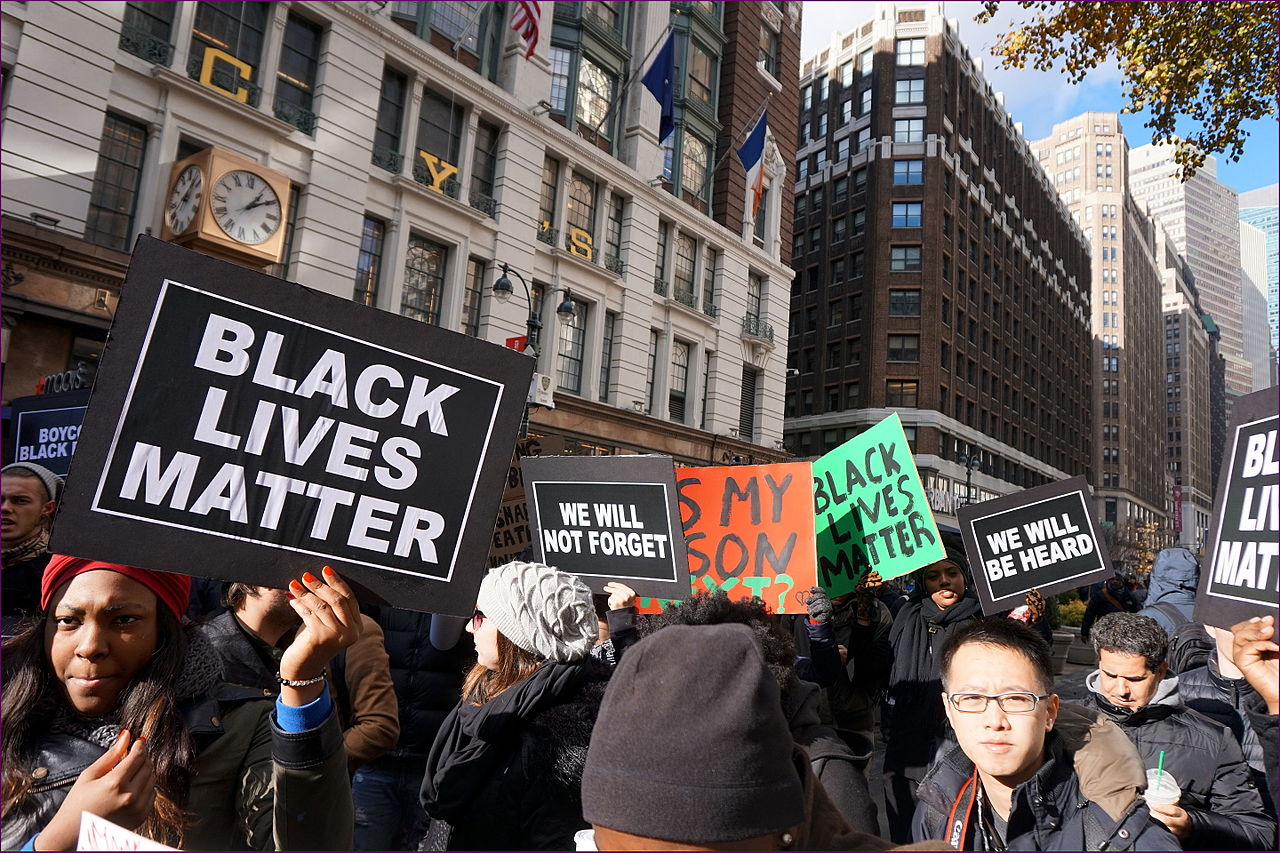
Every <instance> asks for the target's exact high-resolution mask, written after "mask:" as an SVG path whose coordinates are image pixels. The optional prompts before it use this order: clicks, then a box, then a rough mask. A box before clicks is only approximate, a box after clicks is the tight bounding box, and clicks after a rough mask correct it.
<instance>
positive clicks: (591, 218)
mask: <svg viewBox="0 0 1280 853" xmlns="http://www.w3.org/2000/svg"><path fill="white" fill-rule="evenodd" d="M565 220H566V223H567V224H568V226H569V228H570V233H571V234H572V229H575V228H576V229H577V230H578V231H581V232H585V234H586V235H587V242H588V244H590V242H591V240H592V239H593V238H594V236H595V234H594V231H595V222H596V183H595V181H593V180H591V179H590V178H587V177H584V176H582V175H579V174H578V173H577V172H574V173H573V175H572V176H571V177H570V178H569V202H568V204H567V205H566V214H565ZM566 245H570V244H569V243H566Z"/></svg>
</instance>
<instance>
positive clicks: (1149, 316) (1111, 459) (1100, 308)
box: [1031, 112, 1167, 529]
mask: <svg viewBox="0 0 1280 853" xmlns="http://www.w3.org/2000/svg"><path fill="white" fill-rule="evenodd" d="M1031 149H1032V150H1033V151H1035V152H1036V156H1037V157H1038V158H1039V160H1040V165H1041V166H1043V167H1044V170H1045V171H1046V172H1048V173H1049V174H1050V175H1051V176H1052V177H1053V183H1054V186H1055V187H1057V188H1058V192H1059V193H1060V194H1061V195H1062V200H1063V202H1065V203H1066V205H1067V209H1068V210H1070V211H1071V215H1072V216H1073V217H1075V220H1076V221H1077V222H1078V223H1080V226H1081V227H1082V228H1083V229H1084V231H1085V234H1086V235H1087V236H1088V239H1089V241H1090V243H1091V245H1092V247H1093V253H1092V262H1093V268H1092V280H1093V316H1092V322H1093V404H1092V405H1093V413H1094V425H1093V429H1094V444H1093V447H1094V451H1093V465H1094V471H1095V472H1096V480H1095V482H1094V484H1093V485H1094V493H1093V495H1094V502H1095V508H1096V510H1097V516H1098V518H1100V519H1102V520H1103V521H1107V522H1109V523H1112V524H1118V525H1128V526H1130V528H1131V529H1132V526H1134V525H1146V524H1150V523H1153V522H1154V523H1156V524H1158V525H1160V526H1162V527H1163V525H1164V524H1165V522H1166V520H1167V513H1166V509H1165V477H1164V472H1165V458H1164V434H1165V429H1164V394H1163V390H1162V389H1163V388H1164V381H1163V374H1164V372H1165V371H1164V359H1163V355H1162V353H1161V350H1160V345H1161V340H1160V331H1161V303H1160V300H1161V294H1160V289H1161V274H1160V264H1159V259H1158V256H1157V254H1156V252H1157V247H1156V235H1155V229H1156V225H1155V223H1153V222H1152V221H1151V220H1150V219H1149V218H1148V217H1147V216H1146V215H1145V213H1144V212H1143V211H1142V210H1139V208H1138V206H1137V205H1136V204H1135V203H1134V201H1133V198H1132V196H1131V195H1130V194H1129V187H1128V168H1127V165H1128V153H1129V143H1128V141H1127V140H1126V139H1125V136H1124V132H1123V130H1122V128H1121V127H1120V117H1119V116H1118V115H1117V114H1116V113H1098V112H1089V113H1083V114H1082V115H1079V116H1076V117H1075V118H1071V119H1067V120H1066V121H1064V122H1060V123H1058V124H1055V125H1054V126H1053V132H1052V133H1051V134H1050V135H1049V136H1047V137H1045V138H1044V139H1041V140H1038V141H1035V142H1032V143H1031Z"/></svg>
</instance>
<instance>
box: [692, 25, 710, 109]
mask: <svg viewBox="0 0 1280 853" xmlns="http://www.w3.org/2000/svg"><path fill="white" fill-rule="evenodd" d="M715 79H716V61H715V58H714V57H712V55H711V54H710V53H709V52H708V51H707V50H706V49H705V48H704V47H703V46H702V45H700V44H698V43H697V42H696V41H692V40H691V41H690V42H689V95H690V96H691V97H694V98H697V99H698V100H700V101H702V102H703V103H704V104H713V103H714V102H715V97H714V96H715V88H714V87H715Z"/></svg>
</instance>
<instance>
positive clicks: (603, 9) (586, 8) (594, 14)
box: [582, 0, 622, 32]
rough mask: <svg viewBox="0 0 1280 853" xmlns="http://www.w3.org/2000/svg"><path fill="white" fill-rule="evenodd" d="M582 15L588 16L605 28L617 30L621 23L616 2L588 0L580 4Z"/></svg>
mask: <svg viewBox="0 0 1280 853" xmlns="http://www.w3.org/2000/svg"><path fill="white" fill-rule="evenodd" d="M582 16H583V17H584V18H590V19H591V20H593V21H595V22H596V23H597V24H599V25H600V26H602V27H604V28H605V29H606V30H613V31H615V32H616V31H617V30H618V29H619V24H621V23H622V16H621V15H620V14H618V4H617V3H616V2H603V0H588V2H586V3H583V4H582Z"/></svg>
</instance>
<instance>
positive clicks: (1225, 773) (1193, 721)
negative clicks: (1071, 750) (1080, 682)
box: [1085, 671, 1276, 850]
mask: <svg viewBox="0 0 1280 853" xmlns="http://www.w3.org/2000/svg"><path fill="white" fill-rule="evenodd" d="M1085 684H1086V685H1087V686H1088V687H1089V690H1090V692H1091V694H1092V696H1093V699H1094V702H1095V703H1096V705H1097V707H1098V710H1099V711H1101V712H1102V713H1103V714H1105V715H1106V716H1107V717H1109V718H1110V719H1112V720H1114V721H1115V722H1116V723H1118V724H1119V725H1120V728H1121V730H1122V731H1123V732H1124V733H1125V734H1126V735H1127V736H1128V737H1129V740H1131V741H1132V742H1133V745H1134V746H1136V747H1137V748H1138V752H1139V754H1141V756H1142V758H1143V762H1144V764H1145V766H1146V767H1148V768H1150V767H1156V766H1157V765H1158V763H1159V761H1160V753H1161V752H1163V753H1164V769H1165V770H1167V771H1169V773H1171V774H1172V775H1173V778H1174V779H1175V780H1177V782H1178V785H1179V787H1181V788H1182V798H1181V799H1180V800H1179V801H1178V805H1180V806H1181V807H1182V808H1183V809H1185V810H1186V812H1187V816H1188V818H1189V820H1190V821H1191V834H1190V836H1189V837H1188V838H1187V839H1186V840H1185V841H1183V842H1182V848H1183V849H1184V850H1274V849H1275V843H1276V824H1275V821H1274V820H1272V819H1271V818H1270V817H1269V816H1268V815H1267V813H1266V809H1265V808H1264V807H1263V804H1262V795H1261V794H1259V793H1258V787H1257V785H1256V784H1255V783H1254V781H1253V774H1252V772H1251V771H1250V770H1249V766H1248V765H1247V764H1245V762H1244V756H1243V755H1242V754H1241V752H1240V745H1239V744H1238V743H1237V742H1236V739H1235V736H1234V735H1232V734H1231V732H1230V731H1229V730H1228V729H1226V728H1225V727H1223V726H1220V725H1218V724H1217V723H1215V722H1214V721H1213V720H1211V719H1209V718H1208V717H1206V716H1204V715H1202V714H1200V713H1198V712H1197V711H1193V710H1191V709H1190V708H1188V707H1187V706H1186V705H1184V704H1183V703H1182V701H1181V700H1180V699H1179V696H1178V679H1177V678H1176V677H1169V678H1165V679H1164V680H1163V681H1161V682H1160V686H1159V687H1158V688H1157V689H1156V694H1155V696H1154V697H1153V698H1152V700H1151V702H1150V703H1148V704H1147V705H1145V706H1143V707H1142V708H1139V709H1138V710H1137V711H1132V712H1131V711H1129V710H1128V709H1127V708H1119V707H1117V706H1115V705H1112V704H1111V703H1110V702H1108V701H1107V700H1106V698H1105V697H1104V696H1103V695H1102V694H1101V693H1100V692H1099V691H1098V686H1097V685H1098V673H1097V672H1096V671H1095V672H1093V673H1090V674H1089V676H1088V677H1087V678H1086V679H1085Z"/></svg>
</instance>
